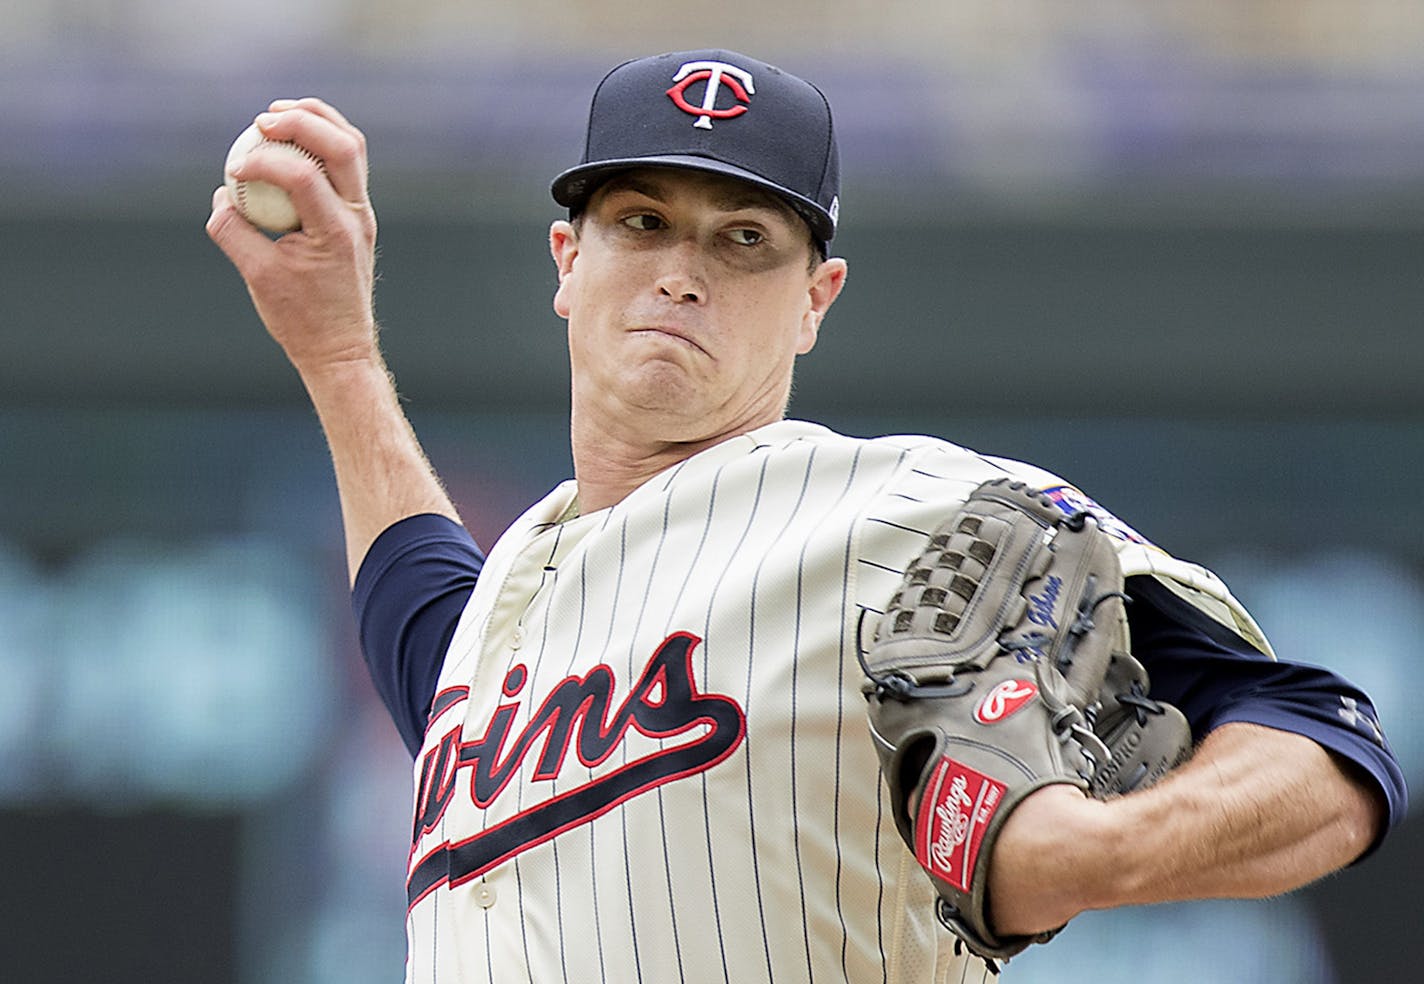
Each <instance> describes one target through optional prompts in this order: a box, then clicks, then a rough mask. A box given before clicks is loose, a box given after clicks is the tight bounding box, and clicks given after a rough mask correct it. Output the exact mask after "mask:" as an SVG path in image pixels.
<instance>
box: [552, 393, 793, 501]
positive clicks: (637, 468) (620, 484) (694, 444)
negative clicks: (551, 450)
mask: <svg viewBox="0 0 1424 984" xmlns="http://www.w3.org/2000/svg"><path fill="white" fill-rule="evenodd" d="M773 422H774V421H771V420H761V421H756V422H754V423H750V424H746V425H743V426H737V427H733V428H730V429H728V430H725V431H719V432H717V433H715V434H710V435H706V436H701V437H697V438H695V439H693V440H687V441H678V440H662V439H658V438H653V437H648V436H642V435H637V434H633V433H609V432H607V431H605V430H602V429H600V428H597V427H593V426H590V425H587V424H584V423H583V422H582V421H581V418H580V417H579V416H578V415H577V414H575V415H574V417H573V421H572V426H571V428H570V442H571V445H572V449H573V459H574V477H575V478H576V479H577V480H578V495H579V512H581V513H585V514H587V513H591V512H596V511H597V510H599V509H606V508H608V507H609V506H612V505H615V504H617V503H619V502H622V501H623V499H624V498H625V497H627V496H628V494H629V493H631V492H632V491H633V490H634V489H636V488H637V487H638V486H640V485H642V484H643V483H644V482H646V481H647V480H648V479H650V478H652V477H653V476H654V475H656V474H658V473H659V472H662V471H665V470H667V469H668V468H671V467H672V466H673V465H676V464H677V463H678V462H680V461H685V460H686V459H688V458H690V457H692V456H693V455H695V454H697V453H698V452H699V451H704V450H706V449H707V448H710V447H713V446H715V445H717V444H721V443H722V442H723V441H726V440H729V439H731V438H733V437H737V436H739V435H741V434H745V433H747V432H748V431H752V430H755V429H756V428H758V427H761V426H764V425H766V424H769V423H773Z"/></svg>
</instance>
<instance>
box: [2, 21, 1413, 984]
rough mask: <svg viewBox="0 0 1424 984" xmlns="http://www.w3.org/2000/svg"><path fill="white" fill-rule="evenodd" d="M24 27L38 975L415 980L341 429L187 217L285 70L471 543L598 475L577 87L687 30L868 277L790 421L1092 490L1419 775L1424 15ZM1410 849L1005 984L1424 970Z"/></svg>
mask: <svg viewBox="0 0 1424 984" xmlns="http://www.w3.org/2000/svg"><path fill="white" fill-rule="evenodd" d="M3 15H4V16H3V18H0V24H3V27H0V351H3V352H4V358H3V359H0V461H3V464H4V467H3V468H0V870H3V871H5V872H6V876H5V877H4V878H3V879H0V913H3V919H0V926H3V930H0V940H2V941H3V942H0V967H3V968H4V971H3V975H4V977H5V979H7V980H16V981H27V982H49V981H66V982H67V981H74V980H103V981H110V982H129V981H134V982H137V981H145V982H147V981H156V980H183V981H193V982H215V984H226V982H233V984H267V982H272V981H293V982H312V984H326V982H337V981H340V982H344V984H365V982H372V984H375V982H389V981H395V980H399V979H400V975H401V965H402V957H403V943H402V917H403V905H404V903H403V891H402V876H403V865H404V852H403V850H402V844H403V841H404V840H405V838H406V837H407V836H408V833H407V830H406V827H407V825H408V803H407V800H408V795H409V793H408V786H409V780H408V763H407V759H406V756H405V753H404V751H403V749H402V748H401V747H400V744H399V742H398V740H397V738H396V735H395V732H394V729H393V728H392V727H391V726H390V724H389V723H388V722H387V720H386V718H385V717H384V714H383V712H382V710H381V709H380V707H379V705H378V702H377V701H376V700H375V698H374V696H373V693H372V691H371V689H370V687H369V685H368V684H367V682H366V680H365V678H364V670H363V669H362V666H361V662H360V657H359V654H358V653H357V651H356V649H355V645H354V639H353V633H352V629H351V625H350V616H349V608H348V605H347V598H346V594H345V584H344V574H343V567H342V560H341V557H340V552H339V550H340V541H339V526H338V523H339V520H338V517H337V514H336V502H335V494H334V488H333V484H332V481H331V478H330V475H329V472H328V468H327V462H326V458H325V452H324V448H323V445H322V441H321V436H320V434H319V433H318V431H317V429H316V426H315V422H314V420H313V417H312V414H311V413H310V412H309V411H308V409H307V408H306V405H305V401H304V396H303V393H302V390H301V387H300V385H299V383H298V382H297V380H296V378H295V376H294V374H293V373H292V372H291V371H290V369H289V368H287V367H286V365H285V363H284V361H283V359H282V357H281V355H280V353H279V352H278V350H277V349H276V347H275V346H273V345H272V344H271V342H270V341H269V340H268V339H267V338H266V336H265V334H264V333H263V331H262V329H261V326H260V324H259V323H258V322H257V320H256V318H255V316H254V315H253V313H252V311H251V309H250V306H249V304H248V302H247V298H246V294H245V291H244V290H243V287H242V285H241V283H240V281H239V280H238V278H237V276H236V274H235V273H234V272H233V271H232V270H231V269H230V268H229V267H228V265H227V264H226V262H225V260H224V259H223V258H222V256H221V255H220V254H219V253H218V251H217V250H216V249H215V248H213V247H212V246H211V245H210V244H209V243H208V241H207V240H206V237H205V236H204V233H203V222H204V220H205V219H206V216H207V211H208V199H209V195H210V192H211V190H212V188H213V187H214V186H215V185H216V184H217V183H218V182H219V181H220V180H221V174H220V168H221V162H222V158H223V155H224V153H225V151H226V149H227V145H228V143H229V142H230V141H231V139H232V137H233V136H235V135H236V133H237V132H238V131H239V130H241V129H242V128H243V127H244V126H245V125H246V124H247V123H248V122H249V121H250V119H251V117H252V115H253V114H254V113H255V112H257V111H258V110H259V109H261V108H262V107H263V106H264V105H265V104H266V102H267V101H268V100H270V99H272V98H276V97H279V96H292V95H305V94H319V95H322V96H324V97H326V98H327V99H329V100H330V101H332V102H333V103H335V104H336V105H338V106H340V107H341V108H342V109H343V110H344V111H345V112H346V113H347V114H348V115H349V116H350V117H351V119H353V121H355V122H356V123H358V125H361V126H362V127H363V128H364V129H365V130H366V131H367V133H368V135H369V137H370V140H371V146H372V151H371V158H372V171H373V178H372V186H373V194H374V197H375V201H376V205H377V209H378V212H379V214H380V216H381V222H382V259H381V280H380V283H379V285H378V297H377V300H378V309H379V314H380V316H381V318H382V321H383V323H384V331H385V334H384V338H385V342H386V345H387V349H388V353H389V357H390V361H391V363H392V366H393V368H394V369H395V371H396V374H397V377H398V378H399V379H400V381H401V384H402V390H403V392H404V394H405V396H406V398H407V400H408V405H409V409H410V413H411V415H412V417H413V419H414V420H415V423H416V426H417V429H418V430H419V431H420V432H421V434H422V435H423V437H424V438H425V440H426V443H427V445H428V447H429V450H430V453H431V455H432V457H433V459H434V460H435V463H436V465H437V467H438V468H439V469H440V470H441V471H442V472H443V474H444V475H445V476H446V478H447V480H448V482H449V485H450V487H451V489H452V492H453V494H454V495H455V497H456V499H457V502H458V504H459V505H460V507H461V509H462V511H463V512H464V514H465V515H466V516H467V517H468V519H469V521H470V523H471V525H472V526H473V528H474V529H475V532H476V534H477V536H478V537H479V538H480V539H481V540H482V542H484V543H486V544H488V543H490V542H492V540H493V538H494V537H495V536H496V535H497V534H498V532H499V531H500V530H501V529H502V528H503V527H504V525H506V524H507V523H508V522H509V521H510V520H511V519H512V518H513V517H514V516H515V515H516V514H517V513H518V512H519V510H520V509H521V508H522V507H523V505H524V504H526V503H527V502H528V501H530V500H532V499H533V498H535V497H537V496H538V495H540V494H541V493H542V492H544V491H545V490H546V489H547V488H548V487H550V486H551V485H553V484H554V483H555V482H557V481H558V480H560V479H561V478H562V477H564V475H565V474H566V472H567V470H568V467H569V463H568V458H567V453H566V450H565V441H566V437H565V423H564V420H565V414H566V388H567V370H566V363H565V358H564V352H563V339H562V335H561V324H560V322H559V321H558V320H557V319H556V318H555V316H554V315H553V313H552V311H551V310H550V308H549V299H550V296H551V293H552V286H553V277H552V267H551V266H550V264H549V263H548V261H547V257H546V253H545V246H544V234H545V229H546V226H547V223H548V221H549V220H550V219H551V218H552V217H554V216H555V214H556V212H555V209H554V207H553V205H552V203H551V202H550V201H549V200H548V197H547V181H548V179H549V178H550V177H551V176H552V175H553V174H554V173H555V172H557V171H558V170H559V169H560V168H561V167H563V166H565V165H566V164H567V163H569V162H571V161H573V160H574V159H575V157H576V155H577V153H578V149H579V141H580V138H581V118H582V115H583V113H584V110H585V108H586V98H587V93H588V92H589V91H590V90H591V87H592V85H593V84H594V82H595V81H596V80H597V78H598V77H600V75H601V74H602V72H603V71H604V70H605V69H606V68H607V67H609V66H610V65H612V64H613V63H615V62H616V61H619V60H621V59H623V58H625V57H630V56H634V55H638V54H645V53H648V52H651V51H655V50H667V49H673V48H686V47H699V46H704V45H725V46H729V47H733V48H741V49H743V50H746V51H749V52H752V53H755V54H757V55H759V56H761V57H763V58H765V59H767V60H769V61H773V62H777V63H780V64H782V65H783V66H785V67H786V68H788V69H790V70H793V71H796V72H798V73H800V74H804V75H806V76H808V77H810V78H813V79H815V80H817V81H818V82H820V83H821V84H822V86H823V88H825V89H826V91H827V92H828V94H829V95H830V97H831V99H832V102H833V103H834V104H835V106H836V107H837V110H838V125H839V129H840V133H841V139H842V155H843V160H844V172H845V176H844V194H843V196H842V197H843V202H844V210H843V213H842V215H843V219H844V222H845V227H844V228H845V232H844V233H843V236H842V237H841V238H840V239H838V240H837V244H836V247H837V252H839V253H840V254H841V255H844V256H847V257H848V258H849V259H850V261H851V265H852V277H851V288H850V290H849V291H848V292H847V294H846V296H845V298H844V299H843V300H842V301H841V303H840V304H839V305H838V306H837V308H836V311H835V313H834V315H833V317H832V318H831V319H830V321H829V323H828V325H827V329H826V331H825V332H824V333H823V336H822V341H821V344H820V345H819V346H818V348H817V350H816V351H815V353H813V354H812V356H811V357H809V358H808V359H806V360H804V364H803V367H802V369H801V373H800V376H799V380H798V393H797V397H796V401H795V403H794V405H793V412H795V413H796V414H797V415H801V416H809V417H814V418H819V419H823V420H825V421H826V422H828V423H831V424H833V425H837V426H839V427H842V428H844V429H847V430H850V431H852V432H858V433H871V432H884V431H899V430H916V431H926V430H927V431H930V432H934V433H939V434H942V435H944V436H947V437H950V438H951V439H954V440H957V441H959V442H961V443H964V444H968V445H971V446H975V447H978V448H981V449H983V450H986V451H992V452H996V453H1001V454H1007V455H1011V456H1016V457H1025V458H1029V459H1031V460H1034V461H1037V462H1039V463H1041V464H1043V465H1045V466H1047V467H1051V468H1053V469H1055V470H1057V471H1059V472H1061V473H1063V474H1064V475H1066V476H1067V477H1069V478H1070V479H1071V480H1073V481H1075V482H1077V483H1078V484H1080V485H1082V486H1084V487H1085V488H1087V489H1089V490H1091V492H1092V493H1093V494H1094V495H1095V496H1096V497H1097V498H1098V499H1099V500H1101V501H1102V502H1103V503H1104V504H1106V505H1108V506H1109V507H1111V508H1114V509H1115V511H1117V512H1118V513H1119V514H1121V515H1122V516H1123V517H1124V518H1126V519H1127V520H1128V521H1129V522H1131V523H1132V524H1133V525H1135V526H1137V527H1139V528H1140V529H1143V530H1146V531H1150V533H1151V535H1152V536H1153V537H1154V539H1156V540H1157V541H1158V542H1160V543H1162V544H1163V545H1164V546H1167V547H1168V548H1170V549H1172V550H1173V551H1174V552H1176V553H1178V554H1181V555H1183V556H1187V557H1190V558H1192V559H1196V560H1200V561H1202V562H1204V563H1207V564H1208V565H1211V566H1213V567H1215V568H1216V569H1217V570H1218V571H1219V572H1220V573H1222V575H1223V576H1224V577H1226V578H1227V580H1228V581H1229V582H1230V583H1231V584H1232V585H1233V586H1234V587H1235V589H1236V591H1237V593H1238V594H1239V595H1240V596H1241V597H1242V598H1243V599H1244V600H1246V602H1247V603H1248V604H1249V605H1250V606H1251V607H1252V608H1253V610H1254V611H1255V612H1256V613H1257V615H1258V617H1259V619H1260V621H1261V622H1262V623H1263V624H1264V625H1265V626H1266V628H1267V630H1268V632H1270V633H1271V634H1272V636H1273V638H1274V639H1275V640H1276V643H1277V646H1278V648H1279V649H1280V650H1281V651H1282V652H1284V653H1289V654H1290V655H1292V656H1294V657H1297V658H1300V659H1304V660H1307V661H1311V662H1319V663H1328V664H1330V665H1333V666H1335V667H1337V668H1340V669H1342V670H1344V671H1345V672H1346V673H1347V674H1348V675H1351V676H1352V677H1354V678H1355V679H1357V680H1358V681H1360V682H1361V683H1362V684H1364V685H1365V686H1366V688H1367V689H1369V690H1370V691H1371V692H1372V693H1373V694H1374V696H1375V697H1376V699H1377V702H1378V704H1379V706H1380V710H1381V713H1382V716H1383V719H1384V723H1385V726H1386V730H1387V731H1388V732H1389V733H1390V734H1391V736H1392V739H1393V742H1394V744H1395V748H1396V751H1397V752H1398V754H1399V756H1400V758H1401V760H1403V762H1404V764H1405V768H1406V770H1407V772H1408V774H1409V776H1410V778H1411V779H1412V781H1413V782H1414V784H1415V786H1416V788H1419V786H1420V783H1421V773H1424V725H1421V718H1420V716H1419V715H1418V714H1417V712H1416V711H1415V709H1414V703H1415V694H1414V693H1413V692H1412V690H1411V685H1413V686H1415V687H1417V679H1416V677H1417V674H1411V673H1409V672H1408V670H1409V668H1410V666H1411V664H1413V665H1417V662H1418V659H1417V652H1418V648H1419V644H1420V640H1421V639H1424V536H1421V533H1420V529H1421V524H1420V521H1419V519H1418V516H1417V515H1415V514H1414V512H1413V508H1415V507H1416V503H1417V501H1418V498H1419V489H1420V487H1421V485H1424V386H1421V384H1420V377H1421V372H1424V337H1421V331H1420V328H1421V313H1424V278H1421V276H1420V262H1421V257H1424V6H1421V5H1420V4H1419V3H1417V2H1413V0H1348V2H1347V0H1173V2H1167V0H1163V2H1151V3H1143V2H1141V0H1087V2H1081V3H1076V4H1063V3H1058V2H1056V0H1035V2H1021V3H1013V4H1002V3H995V2H991V0H962V2H953V3H948V2H946V3H938V4H924V3H921V2H918V0H913V2H912V0H879V2H874V3H871V2H865V0H815V2H812V0H788V2H781V3H774V4H764V3H761V2H756V0H725V2H723V3H721V4H717V5H713V6H710V7H709V6H706V5H703V6H701V7H695V8H693V7H689V8H678V9H649V8H647V7H646V6H645V5H643V4H640V3H634V2H632V0H608V2H603V3H592V2H582V3H575V2H571V0H524V2H522V3H519V4H505V3H502V2H494V0H465V2H455V0H410V2H408V3H404V4H390V3H377V2H372V0H313V2H309V3H304V4H292V3H288V2H285V0H284V2H276V0H249V2H247V3H242V4H216V3H199V4H191V3H187V2H180V0H127V2H125V0H11V2H9V3H6V4H4V9H3ZM965 361H971V362H973V363H974V364H975V365H976V366H979V367H980V368H981V371H980V372H979V373H978V374H977V377H976V375H975V374H969V377H968V378H971V379H975V378H977V381H976V382H972V383H966V384H964V385H963V386H962V387H961V388H956V389H947V388H946V387H945V386H944V385H943V383H942V378H943V376H944V374H945V372H946V369H947V368H948V367H949V366H951V365H954V364H955V363H963V362H965ZM1007 365H1017V366H1020V367H1021V368H1019V369H1017V370H1014V371H1011V372H1006V371H1005V370H1004V367H1005V366H1007ZM956 376H957V377H958V378H960V379H964V378H965V376H964V375H963V374H960V373H956ZM1420 842H1421V837H1420V824H1419V823H1418V821H1417V819H1413V818H1412V819H1411V820H1410V821H1408V822H1406V823H1405V825H1404V826H1403V828H1402V829H1401V830H1400V831H1398V832H1397V833H1396V835H1395V837H1394V838H1393V840H1392V841H1391V842H1390V843H1389V844H1387V845H1386V846H1385V848H1384V849H1382V850H1381V852H1380V853H1379V854H1378V855H1376V856H1375V857H1374V858H1372V859H1371V860H1370V861H1369V862H1367V863H1366V864H1365V865H1363V866H1360V867H1358V868H1355V869H1352V870H1350V871H1348V872H1345V873H1344V874H1342V875H1340V876H1338V877H1335V878H1332V879H1330V880H1328V881H1327V882H1326V883H1325V884H1323V885H1321V886H1317V887H1315V888H1312V889H1310V890H1307V891H1305V892H1303V893H1300V894H1298V895H1296V896H1292V897H1290V898H1288V899H1283V900H1276V901H1272V902H1264V903H1212V904H1198V905H1194V906H1187V907H1175V906H1174V907H1161V908H1152V909H1146V910H1141V911H1133V912H1126V913H1116V914H1111V915H1102V916H1094V917H1087V918H1084V919H1081V920H1079V921H1078V922H1076V923H1075V925H1074V926H1073V927H1072V929H1071V930H1070V931H1069V932H1067V933H1065V934H1064V936H1063V937H1061V938H1060V940H1059V941H1058V942H1055V944H1054V945H1053V947H1051V948H1046V949H1040V950H1039V951H1037V952H1034V953H1032V954H1029V955H1026V956H1025V957H1023V958H1021V959H1020V960H1017V961H1015V963H1014V965H1013V968H1012V971H1013V972H1011V973H1010V975H1009V976H1008V978H1007V979H1008V980H1014V981H1023V982H1033V981H1036V980H1050V979H1052V980H1061V974H1060V973H1059V972H1058V971H1057V969H1056V968H1055V967H1054V966H1053V963H1057V964H1059V965H1060V966H1061V965H1072V966H1075V967H1078V968H1081V969H1082V971H1083V974H1082V976H1083V979H1085V980H1094V981H1104V982H1106V981H1133V982H1154V984H1155V982H1161V984H1176V982H1188V981H1190V982H1202V981H1213V982H1215V981H1222V982H1235V981H1242V982H1246V981H1249V982H1256V984H1260V982H1266V984H1276V982H1279V984H1300V982H1307V984H1350V982H1355V981H1375V980H1409V979H1417V976H1418V968H1419V967H1420V966H1421V965H1424V940H1421V936H1420V934H1419V933H1418V931H1417V930H1418V925H1419V919H1420V915H1421V911H1424V908H1422V907H1421V904H1420V893H1419V889H1418V873H1419V872H1420V871H1421V870H1424V864H1421V861H1422V860H1424V846H1421V843H1420ZM1050 961H1052V963H1050Z"/></svg>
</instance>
